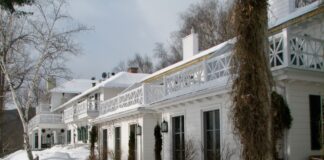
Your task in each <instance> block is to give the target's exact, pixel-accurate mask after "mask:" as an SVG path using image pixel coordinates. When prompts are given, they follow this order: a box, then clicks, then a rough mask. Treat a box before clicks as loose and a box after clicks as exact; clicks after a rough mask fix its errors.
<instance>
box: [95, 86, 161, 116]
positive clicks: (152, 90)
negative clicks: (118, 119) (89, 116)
mask: <svg viewBox="0 0 324 160" xmlns="http://www.w3.org/2000/svg"><path fill="white" fill-rule="evenodd" d="M163 95H164V94H163V86H161V85H151V84H142V85H141V86H139V87H137V88H135V89H132V90H130V91H127V92H125V93H122V94H120V95H118V96H116V97H114V98H111V99H108V100H106V101H104V102H102V103H101V104H100V110H99V114H100V115H103V114H105V113H108V112H113V111H115V110H117V109H120V108H126V107H130V106H134V105H143V104H149V103H151V102H154V101H156V100H158V99H159V98H161V97H162V96H163Z"/></svg>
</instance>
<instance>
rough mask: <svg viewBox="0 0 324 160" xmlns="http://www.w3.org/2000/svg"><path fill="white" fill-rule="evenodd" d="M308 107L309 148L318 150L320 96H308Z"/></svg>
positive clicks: (320, 132) (320, 140) (320, 129)
mask: <svg viewBox="0 0 324 160" xmlns="http://www.w3.org/2000/svg"><path fill="white" fill-rule="evenodd" d="M309 107H310V123H311V124H310V128H311V149H312V150H320V149H321V147H322V145H321V142H322V135H321V134H322V128H321V113H322V112H321V96H319V95H310V96H309Z"/></svg>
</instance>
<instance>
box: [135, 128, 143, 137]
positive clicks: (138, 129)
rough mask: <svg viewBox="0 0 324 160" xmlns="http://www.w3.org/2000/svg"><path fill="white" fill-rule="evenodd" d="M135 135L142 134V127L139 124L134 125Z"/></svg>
mask: <svg viewBox="0 0 324 160" xmlns="http://www.w3.org/2000/svg"><path fill="white" fill-rule="evenodd" d="M136 135H138V136H139V135H142V127H141V126H140V125H137V127H136Z"/></svg>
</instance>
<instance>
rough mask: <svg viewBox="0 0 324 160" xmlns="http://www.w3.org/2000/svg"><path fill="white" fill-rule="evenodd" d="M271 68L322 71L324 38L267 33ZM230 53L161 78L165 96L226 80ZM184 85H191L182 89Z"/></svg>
mask: <svg viewBox="0 0 324 160" xmlns="http://www.w3.org/2000/svg"><path fill="white" fill-rule="evenodd" d="M269 44H270V65H271V70H276V69H280V68H285V67H291V68H298V69H303V70H313V71H320V72H324V53H323V52H324V41H323V40H319V39H315V38H311V37H309V36H297V35H287V34H285V32H282V33H279V34H277V35H274V36H271V37H270V38H269ZM231 59H232V53H230V52H228V53H225V54H221V55H215V57H213V58H209V59H207V60H204V61H202V62H199V63H197V64H195V65H192V66H190V67H188V68H185V69H183V70H181V71H178V72H176V73H174V74H171V75H168V76H166V77H164V84H165V95H171V94H176V93H183V92H186V91H187V92H192V91H193V90H192V87H197V86H202V85H204V86H205V87H208V85H209V84H211V83H213V85H217V84H219V85H221V84H224V83H227V82H228V80H229V75H230V68H231V66H230V64H231ZM186 88H191V89H190V90H186Z"/></svg>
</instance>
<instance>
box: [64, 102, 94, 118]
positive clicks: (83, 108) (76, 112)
mask: <svg viewBox="0 0 324 160" xmlns="http://www.w3.org/2000/svg"><path fill="white" fill-rule="evenodd" d="M98 108H99V101H98V100H89V99H86V100H83V101H82V102H79V103H77V104H74V105H73V106H71V107H69V108H67V109H65V110H64V114H63V117H64V122H65V123H68V122H72V121H74V120H80V119H83V118H93V117H96V116H98Z"/></svg>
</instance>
